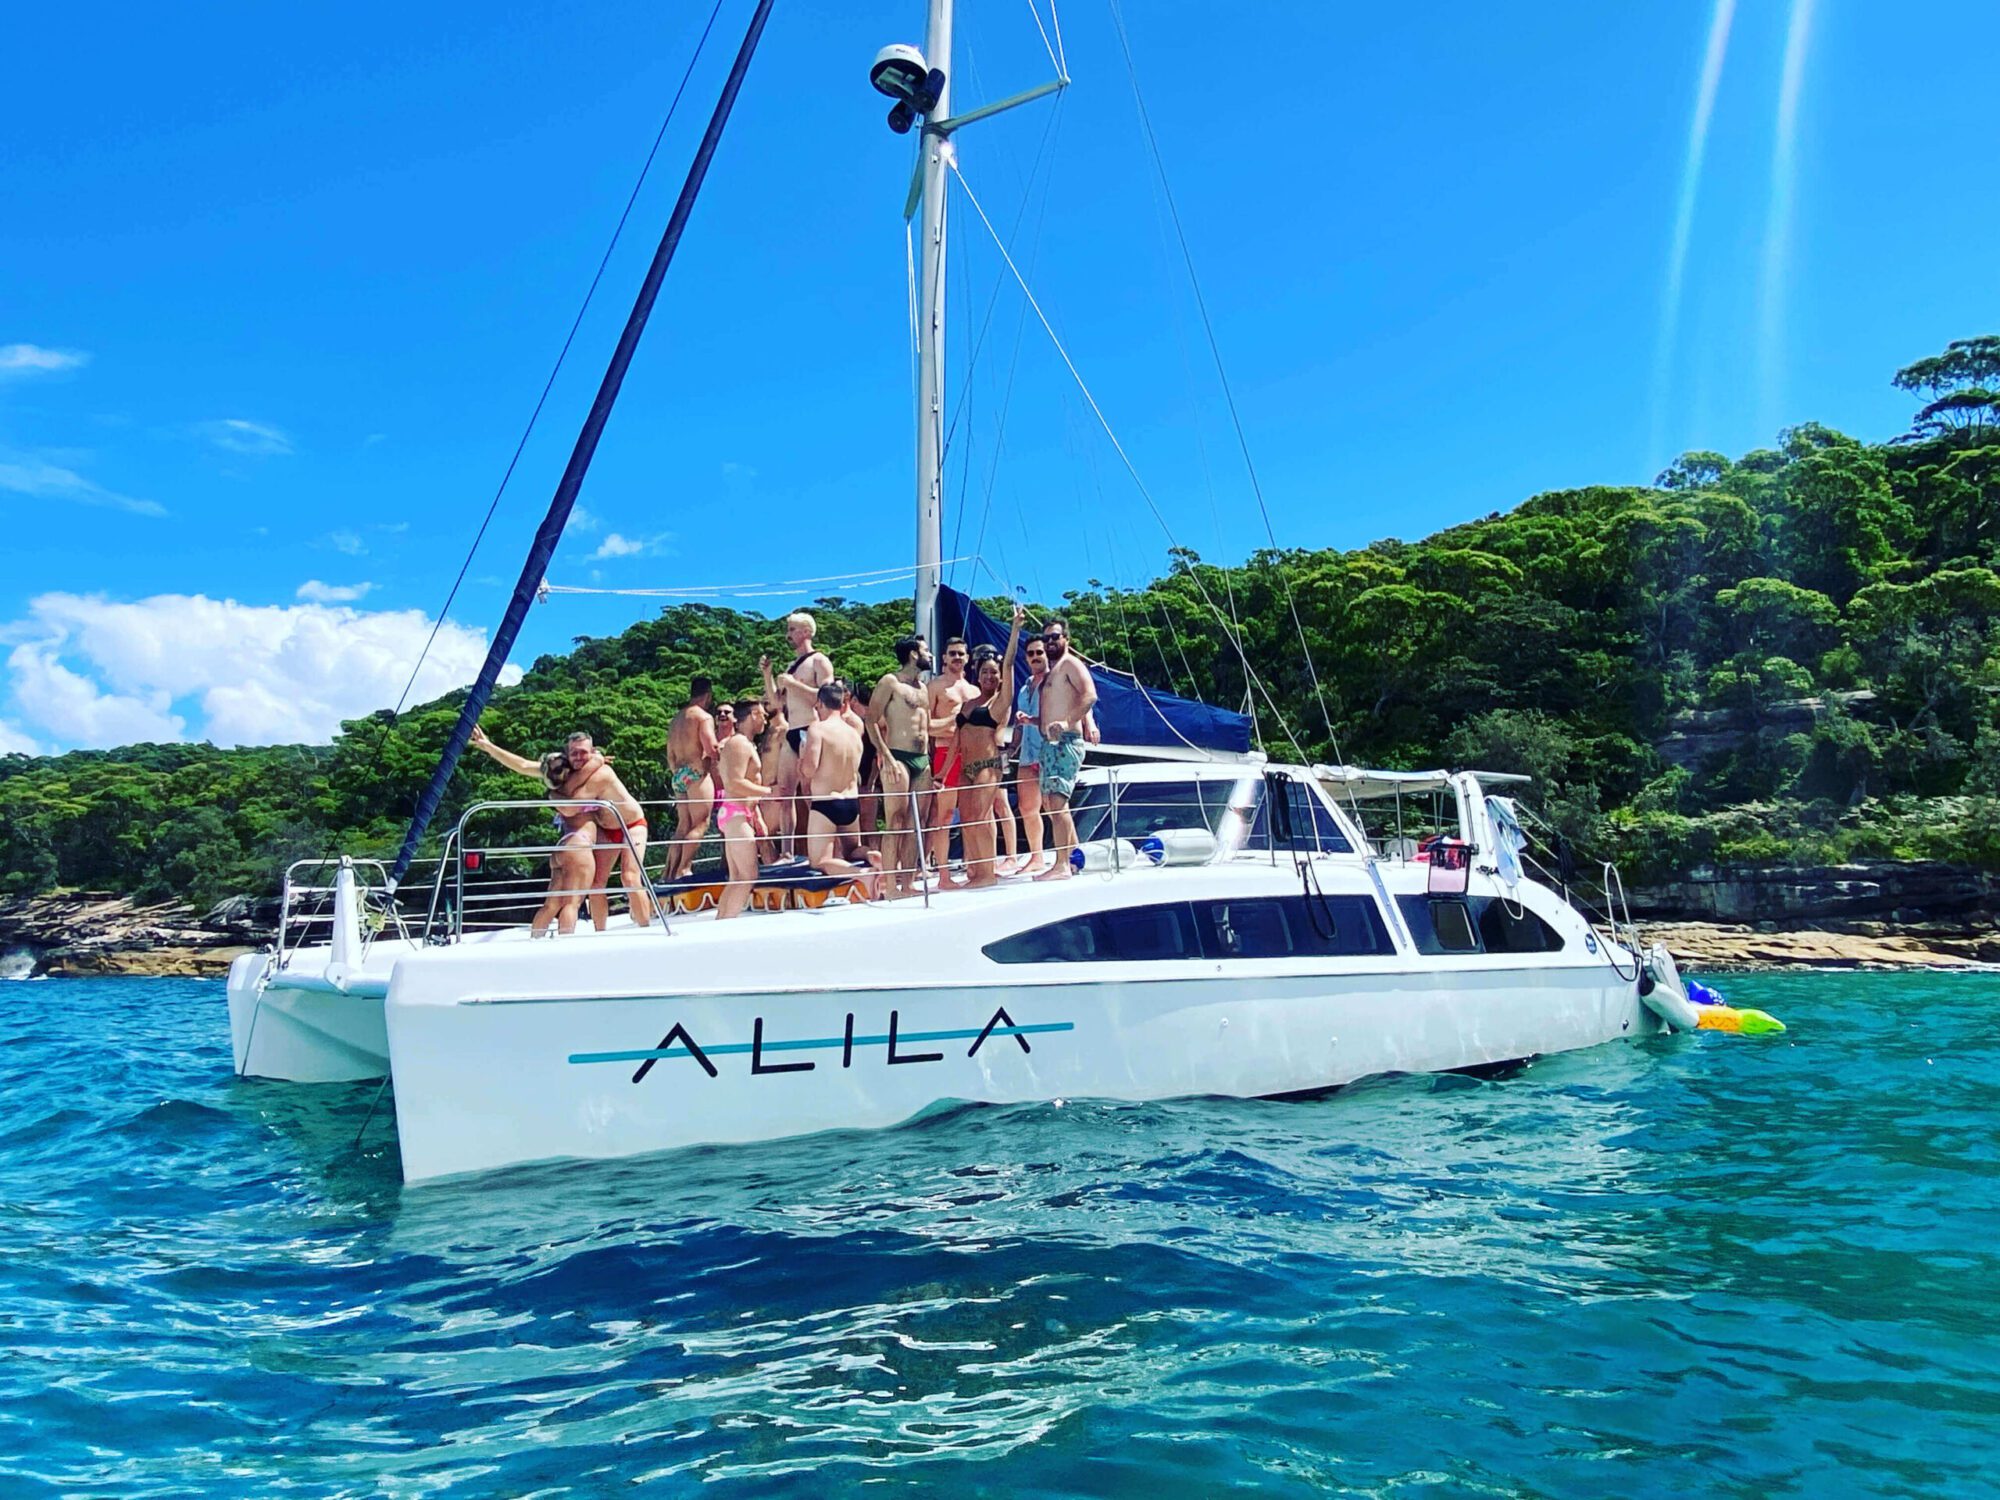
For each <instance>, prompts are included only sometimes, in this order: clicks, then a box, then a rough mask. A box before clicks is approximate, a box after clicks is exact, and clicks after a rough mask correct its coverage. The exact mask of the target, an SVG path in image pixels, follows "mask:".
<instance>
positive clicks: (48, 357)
mask: <svg viewBox="0 0 2000 1500" xmlns="http://www.w3.org/2000/svg"><path fill="white" fill-rule="evenodd" d="M89 363H90V356H89V355H88V354H85V353H83V352H82V351H81V350H77V349H44V348H42V347H41V346H40V345H38V344H0V380H4V379H7V378H8V377H9V376H14V375H55V374H59V373H61V372H62V371H64V370H76V369H81V368H82V367H83V366H84V365H87V364H89Z"/></svg>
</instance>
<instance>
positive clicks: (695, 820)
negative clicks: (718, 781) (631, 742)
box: [665, 677, 718, 880]
mask: <svg viewBox="0 0 2000 1500" xmlns="http://www.w3.org/2000/svg"><path fill="white" fill-rule="evenodd" d="M714 706H715V686H714V684H713V683H711V682H710V681H709V680H708V679H707V678H706V677H697V678H695V679H694V680H693V681H692V682H690V683H689V684H688V701H687V707H685V708H683V709H682V710H681V711H680V712H679V713H677V714H675V715H674V723H673V727H672V728H671V729H669V730H668V731H667V785H668V787H669V788H670V789H671V790H672V792H673V796H674V846H673V848H672V849H670V850H669V851H668V852H667V866H666V871H665V874H666V878H667V879H668V880H678V879H680V878H681V877H682V876H683V875H685V874H687V872H688V871H689V870H690V869H691V868H693V866H694V856H695V851H696V850H697V849H699V848H700V847H701V841H702V839H703V838H705V837H706V836H707V834H708V819H709V814H710V813H711V812H712V811H713V810H714V807H715V756H716V751H717V749H718V745H717V742H716V737H715V716H714V715H713V713H711V712H710V710H712V709H713V708H714Z"/></svg>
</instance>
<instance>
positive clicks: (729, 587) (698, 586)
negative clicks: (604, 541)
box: [542, 556, 974, 599]
mask: <svg viewBox="0 0 2000 1500" xmlns="http://www.w3.org/2000/svg"><path fill="white" fill-rule="evenodd" d="M973 560H974V559H973V558H972V557H970V556H965V557H948V558H946V559H945V561H946V562H952V563H961V562H971V561H973ZM916 573H917V569H916V568H915V567H913V566H912V565H911V564H909V563H899V564H898V565H897V566H895V567H893V568H868V569H865V570H864V571H862V572H859V573H828V574H825V575H823V576H821V577H818V578H773V579H766V580H763V581H761V582H757V583H690V584H686V585H684V586H682V587H679V588H654V589H600V588H585V587H583V586H582V585H580V584H569V583H545V584H543V585H542V592H543V593H545V594H619V595H624V596H627V597H630V598H638V599H686V598H690V597H692V596H696V595H703V594H706V595H719V596H723V597H731V598H733V597H738V596H746V595H747V594H748V592H749V591H750V590H751V589H776V590H779V591H781V592H782V591H784V590H785V589H787V588H793V589H796V588H805V587H808V586H810V585H813V584H820V583H845V584H850V585H852V586H853V587H855V588H869V587H872V586H874V585H875V584H878V583H897V582H900V581H901V580H903V579H905V578H911V577H914V576H915V575H916Z"/></svg>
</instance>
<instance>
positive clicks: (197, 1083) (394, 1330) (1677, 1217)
mask: <svg viewBox="0 0 2000 1500" xmlns="http://www.w3.org/2000/svg"><path fill="white" fill-rule="evenodd" d="M30 989H31V990H32V992H33V995H34V996H35V1003H34V1005H33V1006H29V1005H26V1004H24V1003H21V1002H18V1001H14V1000H11V999H10V1000H9V1001H7V1002H6V1003H5V1011H4V1014H0V1022H4V1023H5V1024H4V1026H0V1032H4V1034H5V1035H7V1036H9V1037H12V1038H13V1040H12V1041H11V1042H10V1043H9V1044H8V1045H7V1046H6V1047H5V1048H4V1050H0V1056H5V1057H6V1058H7V1064H6V1066H7V1074H6V1082H7V1085H8V1088H9V1098H10V1100H14V1101H16V1107H14V1108H12V1109H10V1111H9V1116H8V1118H7V1120H6V1122H5V1124H4V1126H0V1152H4V1156H0V1203H4V1205H5V1206H4V1207H0V1292H4V1294H5V1299H4V1303H0V1305H4V1306H5V1307H6V1308H7V1309H9V1314H8V1323H9V1328H10V1340H11V1342H13V1343H15V1344H17V1345H18V1346H19V1349H20V1357H19V1358H18V1359H15V1360H12V1361H10V1362H9V1363H8V1364H6V1365H4V1366H0V1476H6V1477H7V1479H8V1480H9V1485H8V1487H7V1489H8V1493H14V1492H16V1490H17V1489H18V1488H19V1487H21V1486H26V1489H25V1491H24V1492H26V1493H48V1494H55V1493H59V1492H62V1491H63V1490H65V1489H74V1488H86V1489H96V1490H98V1491H100V1492H115V1493H119V1494H133V1495H143V1494H176V1493H200V1494H235V1493H241V1494H263V1493H267V1492H268V1491H269V1489H270V1487H271V1486H272V1485H274V1484H276V1483H279V1482H280V1481H282V1482H283V1483H284V1484H285V1485H287V1486H288V1487H289V1488H290V1489H291V1491H292V1492H294V1493H299V1494H312V1495H320V1494H325V1495H333V1494H357V1495H358V1494H375V1493H390V1494H409V1495H416V1494H419V1493H421V1494H426V1495H430V1494H438V1493H445V1494H451V1493H462V1494H467V1495H487V1494H500V1493H506V1494H514V1493H537V1494H549V1495H589V1494H597V1493H602V1492H604V1491H605V1490H606V1489H608V1488H611V1487H614V1485H615V1487H618V1488H621V1489H622V1488H623V1487H624V1486H626V1485H629V1484H631V1483H635V1482H640V1481H648V1480H660V1481H665V1482H667V1483H668V1484H669V1485H670V1486H671V1485H672V1484H674V1483H675V1482H676V1481H678V1482H680V1483H682V1484H691V1483H693V1482H695V1481H697V1480H700V1481H705V1482H708V1483H710V1484H713V1483H718V1482H719V1483H724V1484H729V1483H736V1484H740V1485H743V1486H744V1487H745V1488H748V1489H753V1490H754V1491H755V1492H756V1493H759V1494H762V1493H767V1492H770V1491H772V1490H786V1489H795V1490H797V1491H799V1492H800V1493H813V1494H821V1493H826V1492H828V1491H829V1490H839V1489H845V1488H849V1487H853V1488H859V1487H861V1486H862V1485H864V1484H867V1483H869V1482H870V1481H871V1480H873V1479H879V1478H884V1477H890V1476H892V1475H893V1476H897V1477H902V1478H906V1479H917V1480H922V1481H924V1482H927V1483H936V1484H944V1483H952V1484H964V1485H970V1486H973V1487H975V1488H992V1489H1000V1488H1005V1489H1006V1490H1008V1491H1009V1492H1010V1493H1012V1492H1015V1491H1028V1492H1037V1491H1040V1492H1047V1493H1089V1494H1112V1493H1119V1494H1124V1493H1133V1492H1137V1491H1141V1490H1145V1489H1158V1488H1160V1487H1161V1486H1163V1485H1170V1486H1172V1488H1173V1490H1174V1492H1176V1493H1179V1492H1186V1491H1189V1490H1192V1489H1203V1490H1205V1489H1208V1488H1211V1487H1216V1488H1219V1487H1223V1486H1227V1485H1248V1486H1254V1487H1257V1488H1258V1489H1260V1490H1266V1489H1276V1490H1279V1491H1284V1490H1297V1491H1298V1492H1300V1493H1306V1492H1319V1491H1323V1490H1328V1489H1331V1490H1335V1491H1344V1490H1349V1489H1352V1490H1363V1491H1370V1492H1373V1491H1377V1490H1381V1489H1387V1488H1390V1487H1392V1486H1401V1485H1409V1484H1424V1483H1429V1484H1431V1485H1433V1486H1435V1487H1438V1488H1440V1489H1443V1490H1458V1489H1477V1490H1490V1491H1493V1492H1498V1493H1533V1494H1539V1493H1550V1492H1561V1491H1564V1490H1580V1489H1583V1488H1585V1487H1586V1486H1587V1487H1588V1488H1589V1489H1590V1491H1591V1492H1592V1493H1598V1492H1600V1491H1607V1492H1636V1491H1647V1490H1658V1491H1660V1492H1666V1491H1668V1490H1679V1489H1688V1488H1695V1489H1703V1490H1709V1489H1713V1488H1715V1487H1719V1486H1733V1487H1737V1488H1740V1489H1742V1490H1744V1491H1745V1492H1755V1493H1782V1492H1788V1491H1801V1492H1802V1491H1803V1490H1804V1489H1807V1488H1813V1489H1824V1488H1826V1481H1827V1480H1828V1479H1829V1478H1831V1479H1833V1480H1835V1481H1837V1482H1836V1483H1835V1484H1834V1486H1833V1487H1834V1489H1835V1490H1836V1491H1838V1492H1844V1493H1856V1492H1860V1493H1867V1492H1876V1491H1879V1492H1885V1493H1892V1492H1893V1493H1901V1492H1907V1491H1909V1490H1912V1489H1921V1490H1922V1491H1923V1492H1924V1493H1926V1494H1938V1493H1951V1492H1954V1491H1956V1492H1961V1493H1968V1494H1969V1493H1975V1492H1977V1491H1976V1487H1977V1486H1978V1485H1979V1484H1980V1483H1981V1481H1982V1477H1983V1473H1984V1455H1985V1453H1986V1451H1987V1450H1988V1448H1989V1447H1990V1444H1991V1438H1992V1435H1993V1433H1994V1430H1995V1427H1996V1424H2000V1396H1996V1395H1995V1392H1996V1390H2000V1381H1996V1378H1995V1377H1996V1374H2000V1359H1996V1355H1995V1352H1994V1349H1993V1347H1992V1343H1991V1336H1990V1333H1989V1332H1988V1330H1989V1329H1990V1327H1991V1326H1992V1323H1993V1320H1994V1317H1995V1314H1996V1311H2000V1259H1996V1257H1995V1255H1994V1253H1993V1250H1992V1247H1991V1246H1990V1245H1989V1244H1988V1243H1987V1241H1988V1240H1989V1239H1990V1238H1991V1227H1990V1226H1991V1224H1992V1223H1994V1222H2000V1215H1996V1214H1995V1213H1994V1209H1995V1208H1996V1207H2000V1204H1996V1203H1995V1201H1994V1200H1995V1187H1994V1185H1995V1182H1996V1180H2000V1174H1996V1172H1995V1170H1994V1168H1995V1156H1996V1146H1995V1142H1996V1133H1995V1130H1994V1128H1993V1127H1994V1123H1995V1121H1994V1108H1993V1104H1992V1100H1991V1097H1990V1093H1991V1091H1990V1085H1989V1083H1988V1082H1987V1080H1988V1078H1989V1077H1990V1070H1991V1068H1992V1066H1993V1063H1994V1061H1995V1054H1996V1052H2000V1044H1996V1042H1995V1039H1994V1032H1993V1028H1992V1027H1991V1025H1990V1024H1989V1023H1988V1020H1987V1018H1988V1017H1989V1016H1990V1015H1991V1006H1992V1004H1993V1003H1994V1001H1995V1000H2000V983H1996V982H1994V981H1993V980H1991V979H1987V978H1968V977H1964V976H1946V977H1940V978H1928V977H1916V978H1912V977H1908V976H1896V977H1881V978H1877V977H1874V976H1844V977H1841V978H1838V979H1831V980H1828V979H1812V980H1807V981H1794V980H1789V979H1771V978H1767V979H1762V980H1757V981H1743V980H1739V981H1738V982H1737V983H1736V985H1735V986H1734V987H1733V989H1734V991H1735V992H1737V993H1740V994H1742V995H1743V997H1744V998H1745V999H1747V1000H1749V1001H1750V1002H1751V1003H1756V1004H1761V1005H1765V1006H1766V1007H1767V1008H1770V1009H1772V1010H1774V1011H1776V1012H1778V1013H1779V1014H1782V1015H1785V1016H1786V1017H1787V1018H1788V1019H1790V1020H1792V1021H1794V1022H1795V1025H1794V1029H1793V1030H1792V1031H1791V1032H1789V1033H1787V1034H1786V1036H1784V1037H1782V1038H1773V1039H1769V1040H1762V1039H1756V1040H1753V1039H1742V1038H1721V1037H1707V1036H1704V1037H1698V1038H1693V1039H1684V1040H1674V1039H1653V1040H1648V1041H1644V1042H1638V1043H1632V1044H1626V1045H1616V1046H1610V1047H1605V1048H1600V1049H1597V1050H1594V1051H1592V1052H1590V1053H1587V1054H1580V1055H1570V1056H1566V1057H1562V1058H1556V1059H1548V1060H1544V1061H1542V1062H1539V1063H1537V1064H1535V1065H1534V1066H1533V1067H1531V1068H1528V1069H1526V1070H1525V1071H1523V1072H1521V1073H1519V1074H1518V1075H1516V1076H1514V1077H1511V1078H1507V1079H1504V1080H1499V1081H1491V1082H1475V1081H1472V1080H1469V1079H1463V1078H1445V1079H1420V1078H1404V1079H1393V1080H1383V1081H1378V1082H1375V1083H1370V1084H1364V1085H1361V1086H1358V1087H1355V1088H1350V1089H1347V1090H1343V1091H1340V1092H1338V1093H1335V1094H1332V1095H1329V1096H1326V1097H1323V1098H1319V1099H1314V1100H1310V1101H1298V1102H1285V1103H1244V1102H1231V1101H1214V1100H1208V1101H1184V1102H1177V1103H1173V1104H1164V1105H1126V1104H1103V1103H1090V1102H1084V1103H1070V1104H1067V1105H1063V1106H1048V1105H1036V1106H1020V1107H1012V1108H1004V1109H998V1108H965V1109H958V1110H948V1111H940V1112H937V1113H934V1114H932V1115H930V1116H928V1117H927V1118H925V1119H923V1120H921V1121H918V1122H916V1123H914V1124H912V1125H910V1126H909V1127H906V1128H904V1129H901V1130H896V1131H889V1132H878V1133H873V1134H857V1135H829V1136H822V1137H817V1138H813V1139H810V1140H805V1141H791V1142H782V1143H776V1144H772V1145H765V1146H755V1147H728V1148H714V1149H707V1150H696V1151H684V1152H677V1153H671V1154H668V1155H664V1156H660V1157H656V1158H651V1159H646V1160H639V1161H626V1162H614V1163H604V1164H593V1165H589V1166H574V1165H572V1166H539V1167H533V1168H525V1169H519V1170H515V1171H511V1172H506V1173H501V1174H494V1175H491V1176H487V1177H483V1178H478V1179H472V1180H466V1181H456V1182H449V1183H444V1184H435V1185H431V1186H427V1187H424V1188H421V1189H415V1190H409V1191H406V1190H404V1189H403V1187H402V1186H401V1184H400V1182H399V1181H398V1178H397V1172H396V1164H395V1151H394V1142H393V1124H392V1122H391V1120H390V1112H389V1110H388V1108H387V1102H386V1101H383V1102H382V1105H381V1107H380V1108H377V1109H376V1110H375V1113H374V1114H373V1116H372V1118H371V1117H370V1110H371V1107H372V1106H374V1105H375V1102H376V1098H375V1096H376V1087H375V1086H374V1085H366V1084H357V1085H333V1086H326V1087H315V1088H299V1087H286V1086H278V1085H269V1084H259V1083H246V1082H241V1081H237V1080H233V1079H231V1078H229V1077H228V1055H227V1041H226V1035H224V1026H223V1021H222V1015H221V996H220V989H219V987H217V986H207V985H191V984H190V985H174V984H165V983H150V984H144V985H133V984H129V983H127V984H117V983H112V984H86V983H81V982H79V983H75V984H71V983H63V984H55V985H40V986H33V987H22V989H21V990H20V991H10V992H9V993H10V995H13V994H20V993H26V992H27V991H29V990H30ZM1892 997H1893V1000H1892ZM1884 1015H1893V1016H1896V1017H1902V1016H1904V1015H1908V1016H1911V1017H1915V1018H1918V1019H1920V1021H1921V1024H1920V1025H1916V1026H1908V1025H1901V1024H1897V1023H1896V1022H1895V1021H1891V1022H1888V1023H1885V1022H1884V1021H1883V1019H1882V1018H1883V1016H1884ZM364 1122H366V1128H365V1129H364V1128H363V1127H364ZM357 1135H358V1136H359V1144H358V1145H357V1144H356V1139H357ZM1981 1226H1983V1228H1982V1227H1981ZM8 1455H19V1457H9V1456H8ZM1003 1456H1004V1462H1000V1463H994V1462H992V1460H995V1459H1000V1458H1002V1457H1003ZM1606 1465H1609V1466H1610V1467H1609V1468H1607V1467H1606ZM1815 1476H1817V1478H1815Z"/></svg>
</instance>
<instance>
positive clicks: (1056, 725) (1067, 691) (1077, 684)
mask: <svg viewBox="0 0 2000 1500" xmlns="http://www.w3.org/2000/svg"><path fill="white" fill-rule="evenodd" d="M1030 649H1031V650H1032V649H1033V648H1032V646H1031V647H1030ZM1042 649H1043V651H1044V652H1045V653H1046V655H1047V657H1048V672H1047V675H1046V676H1044V677H1043V678H1042V683H1041V713H1040V722H1039V723H1038V724H1037V725H1036V728H1037V729H1039V730H1040V738H1041V742H1042V743H1041V747H1040V749H1041V767H1042V769H1041V777H1040V791H1041V798H1042V805H1043V806H1044V807H1045V808H1046V809H1047V811H1048V815H1049V832H1050V835H1051V840H1050V841H1051V843H1052V844H1053V846H1054V848H1055V856H1056V862H1055V863H1054V864H1053V865H1051V866H1050V867H1049V868H1048V869H1047V870H1046V871H1044V872H1043V873H1042V874H1040V875H1038V876H1037V877H1036V879H1038V880H1067V879H1068V878H1069V875H1070V868H1069V855H1070V850H1072V849H1074V848H1075V847H1076V819H1075V818H1074V817H1072V816H1071V815H1070V810H1069V799H1070V795H1071V793H1073V792H1074V791H1075V790H1076V778H1077V777H1078V776H1079V775H1080V774H1081V773H1082V771H1083V756H1084V749H1085V738H1084V733H1085V728H1086V726H1087V725H1088V723H1089V721H1090V716H1091V710H1093V709H1094V708H1096V707H1097V682H1096V680H1095V679H1094V678H1092V677H1091V675H1090V669H1089V668H1088V667H1086V666H1085V665H1084V664H1083V659H1082V658H1081V657H1079V656H1075V655H1073V654H1071V652H1070V649H1069V625H1068V623H1067V622H1065V621H1062V620H1051V621H1049V623H1048V624H1047V625H1045V626H1044V627H1042Z"/></svg>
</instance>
